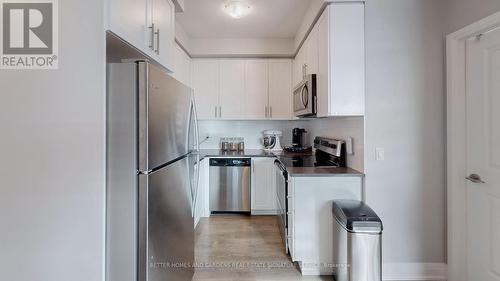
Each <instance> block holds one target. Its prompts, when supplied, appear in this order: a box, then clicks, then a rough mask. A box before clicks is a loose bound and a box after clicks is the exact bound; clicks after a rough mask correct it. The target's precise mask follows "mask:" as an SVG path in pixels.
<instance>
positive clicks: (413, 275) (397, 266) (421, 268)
mask: <svg viewBox="0 0 500 281" xmlns="http://www.w3.org/2000/svg"><path fill="white" fill-rule="evenodd" d="M309 264H312V263H309ZM299 267H300V269H301V273H302V275H331V274H332V273H331V272H329V271H328V270H325V269H324V268H319V267H311V266H308V267H307V268H304V267H302V263H301V262H299ZM382 280H384V281H424V280H425V281H446V280H447V266H446V264H445V263H384V264H383V266H382Z"/></svg>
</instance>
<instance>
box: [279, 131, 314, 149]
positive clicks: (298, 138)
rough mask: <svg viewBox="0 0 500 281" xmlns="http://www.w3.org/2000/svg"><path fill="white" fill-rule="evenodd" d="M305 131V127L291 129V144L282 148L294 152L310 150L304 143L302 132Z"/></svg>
mask: <svg viewBox="0 0 500 281" xmlns="http://www.w3.org/2000/svg"><path fill="white" fill-rule="evenodd" d="M305 133H307V131H306V130H305V129H302V128H294V129H293V130H292V146H287V147H285V148H284V150H285V151H287V152H296V153H303V152H310V151H311V147H310V146H305V145H304V144H305V141H304V134H305Z"/></svg>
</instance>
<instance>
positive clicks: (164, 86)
mask: <svg viewBox="0 0 500 281" xmlns="http://www.w3.org/2000/svg"><path fill="white" fill-rule="evenodd" d="M137 67H138V73H139V75H138V77H139V79H138V83H139V85H138V88H139V91H138V117H139V128H138V130H139V171H141V172H146V171H151V170H154V169H156V168H158V167H161V166H162V165H164V164H165V163H168V162H171V161H173V160H175V159H177V158H179V157H182V156H184V155H186V154H187V153H189V127H190V119H191V106H192V90H191V89H190V88H189V87H187V86H185V85H183V84H182V83H180V82H178V81H177V80H175V79H174V78H172V77H170V76H168V75H167V74H166V73H164V72H163V71H162V70H160V69H158V68H156V67H155V66H153V65H151V64H148V63H145V62H139V63H137Z"/></svg>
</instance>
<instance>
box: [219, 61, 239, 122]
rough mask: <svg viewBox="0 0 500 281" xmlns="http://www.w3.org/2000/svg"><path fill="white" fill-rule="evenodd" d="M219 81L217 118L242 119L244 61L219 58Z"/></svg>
mask: <svg viewBox="0 0 500 281" xmlns="http://www.w3.org/2000/svg"><path fill="white" fill-rule="evenodd" d="M219 81H220V82H219V84H220V94H219V113H218V114H219V118H220V119H225V120H238V119H242V117H243V116H242V104H243V94H244V92H245V62H244V61H241V60H232V59H228V60H221V61H220V76H219Z"/></svg>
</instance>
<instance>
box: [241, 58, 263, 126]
mask: <svg viewBox="0 0 500 281" xmlns="http://www.w3.org/2000/svg"><path fill="white" fill-rule="evenodd" d="M268 86H269V76H268V65H267V60H248V61H246V63H245V97H244V101H245V102H244V104H243V108H244V110H243V112H244V118H245V119H253V120H256V119H266V118H268V117H269V106H268Z"/></svg>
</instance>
